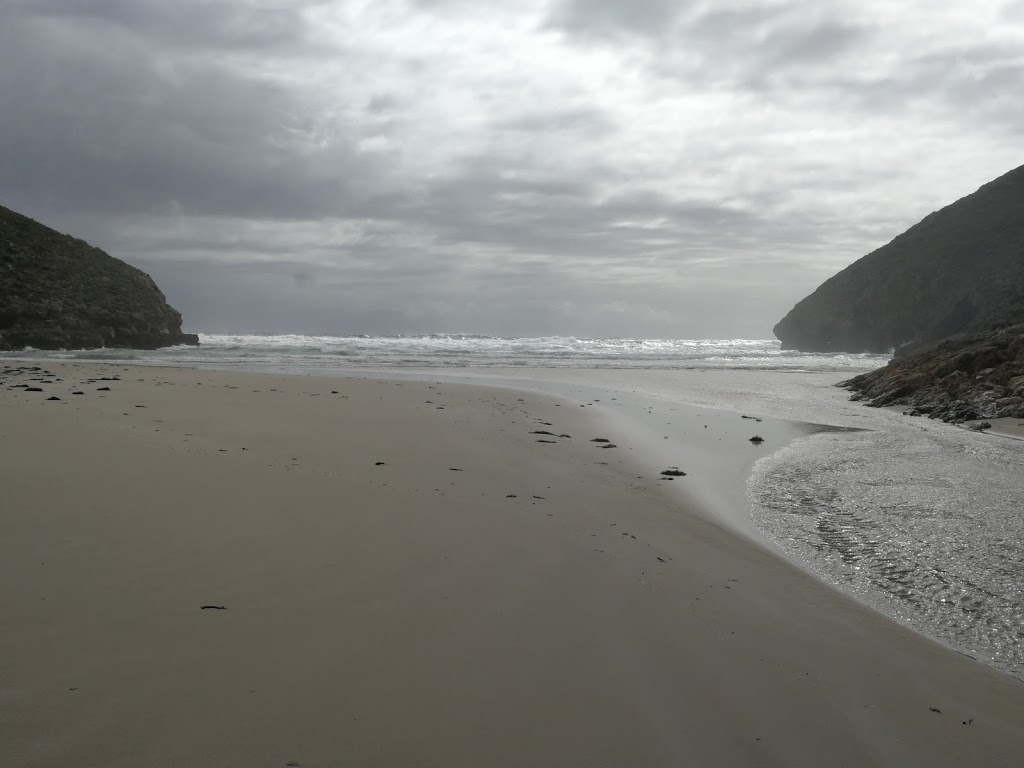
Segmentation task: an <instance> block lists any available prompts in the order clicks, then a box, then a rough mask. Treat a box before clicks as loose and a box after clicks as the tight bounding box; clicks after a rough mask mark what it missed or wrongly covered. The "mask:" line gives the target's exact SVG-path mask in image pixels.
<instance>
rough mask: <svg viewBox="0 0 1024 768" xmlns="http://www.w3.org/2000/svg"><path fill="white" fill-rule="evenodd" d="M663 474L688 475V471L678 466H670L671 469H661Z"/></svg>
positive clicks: (672, 475)
mask: <svg viewBox="0 0 1024 768" xmlns="http://www.w3.org/2000/svg"><path fill="white" fill-rule="evenodd" d="M661 474H663V475H664V476H665V477H686V473H685V472H683V471H682V470H681V469H679V468H678V467H670V468H669V469H663V470H661Z"/></svg>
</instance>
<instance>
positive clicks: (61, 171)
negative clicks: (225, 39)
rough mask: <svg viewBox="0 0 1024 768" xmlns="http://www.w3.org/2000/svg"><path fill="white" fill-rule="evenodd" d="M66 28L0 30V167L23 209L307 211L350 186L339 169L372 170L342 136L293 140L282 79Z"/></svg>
mask: <svg viewBox="0 0 1024 768" xmlns="http://www.w3.org/2000/svg"><path fill="white" fill-rule="evenodd" d="M67 37H68V30H67V29H60V30H56V31H55V30H52V29H50V28H42V29H40V28H39V27H38V26H37V25H34V24H32V23H31V22H28V21H24V20H22V21H21V23H15V24H12V25H9V26H8V27H7V29H6V31H5V32H3V33H0V101H2V103H3V104H4V114H5V119H4V120H3V121H2V122H0V165H2V166H3V168H4V169H5V181H6V185H5V186H8V187H9V188H10V190H11V192H12V193H13V194H14V196H15V198H16V200H19V201H20V202H21V203H22V204H24V205H33V204H39V203H40V202H41V201H47V202H48V204H50V205H51V206H53V207H62V206H75V207H81V206H84V207H87V208H90V209H93V210H108V211H115V210H154V209H160V208H168V207H170V208H175V209H182V210H193V211H201V212H203V213H206V214H210V213H214V214H217V213H235V214H243V213H244V214H248V215H253V216H257V215H269V216H315V215H322V214H324V213H328V214H330V213H338V212H339V211H340V210H343V209H344V208H345V206H346V205H349V204H351V201H352V199H353V198H354V197H357V196H358V195H357V194H356V193H355V192H353V190H352V189H351V188H350V187H348V186H347V185H346V183H345V180H346V179H347V178H350V177H352V176H353V175H364V176H372V175H373V173H372V171H373V163H374V162H376V161H375V160H373V159H370V158H367V157H363V156H361V155H360V154H359V153H357V152H354V151H353V150H351V149H349V147H348V146H347V145H346V143H345V142H344V141H343V137H342V140H338V141H335V142H334V143H332V144H331V145H329V146H318V147H316V148H314V149H312V150H310V149H309V148H307V147H306V146H303V145H302V141H303V137H304V135H305V134H306V133H308V132H309V131H310V130H311V127H310V118H307V117H306V116H305V114H304V113H305V112H306V107H305V105H304V104H303V102H302V101H301V99H300V98H297V97H296V95H295V94H293V93H291V92H289V91H287V90H285V89H284V88H283V87H282V86H281V85H278V84H276V83H273V82H269V81H266V80H260V79H257V78H254V77H250V76H248V75H246V74H243V73H239V72H238V71H236V70H234V69H231V68H228V67H225V66H218V65H217V64H214V63H209V62H206V61H203V60H198V61H197V60H193V59H187V58H186V59H179V60H176V61H175V62H174V63H173V65H172V66H171V67H170V69H168V67H167V65H166V64H164V63H161V62H158V61H156V60H155V59H156V57H153V56H152V54H151V52H150V51H149V49H148V47H147V46H146V45H144V44H127V45H112V46H109V47H108V46H104V45H103V40H102V38H98V39H97V38H94V39H91V40H90V41H88V42H89V44H88V46H86V45H84V44H83V46H81V47H75V45H74V44H72V43H69V42H68V40H67ZM43 50H53V51H57V53H55V54H53V55H48V56H40V55H39V51H43ZM360 194H362V193H360Z"/></svg>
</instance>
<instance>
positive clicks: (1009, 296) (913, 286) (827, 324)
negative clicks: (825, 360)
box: [774, 166, 1024, 353]
mask: <svg viewBox="0 0 1024 768" xmlns="http://www.w3.org/2000/svg"><path fill="white" fill-rule="evenodd" d="M1014 323H1024V166H1021V167H1020V168H1017V169H1015V170H1013V171H1010V172H1009V173H1007V174H1005V175H1004V176H1000V177H999V178H998V179H996V180H995V181H992V182H990V183H988V184H986V185H985V186H983V187H981V189H979V190H978V191H977V192H975V193H973V194H971V195H968V196H967V197H964V198H962V199H960V200H958V201H957V202H955V203H953V204H952V205H949V206H946V207H945V208H943V209H942V210H939V211H936V212H935V213H932V214H930V215H929V216H927V217H926V218H925V219H924V220H922V221H921V222H920V223H918V224H916V225H914V226H913V227H911V228H910V229H908V230H907V231H906V232H904V233H903V234H902V235H900V236H899V237H897V238H896V239H895V240H893V241H892V242H891V243H889V244H888V245H886V246H884V247H882V248H879V249H878V250H876V251H873V252H872V253H869V254H868V255H867V256H864V257H863V258H861V259H859V260H858V261H856V262H854V263H853V264H851V265H850V266H849V267H847V268H846V269H844V270H843V271H842V272H840V273H839V274H837V275H835V276H834V277H832V278H830V279H829V280H826V281H825V282H824V283H822V285H821V286H820V287H819V288H818V289H817V290H816V291H815V292H814V293H812V294H811V295H810V296H808V297H807V298H805V299H803V300H802V301H801V302H800V303H798V304H797V305H796V306H795V307H794V308H793V309H792V310H791V311H790V313H789V314H788V315H786V317H785V318H783V319H782V320H781V321H780V322H779V324H778V325H776V326H775V329H774V330H775V335H776V336H777V337H778V339H779V340H780V341H781V342H782V346H783V348H784V349H799V350H803V351H807V352H876V353H885V352H887V351H889V350H890V349H894V348H898V347H900V346H901V345H903V344H907V343H912V342H927V341H931V340H937V339H942V338H945V337H947V336H950V335H952V334H956V333H960V332H964V331H975V330H985V329H988V330H992V329H996V328H1001V327H1005V326H1009V325H1013V324H1014Z"/></svg>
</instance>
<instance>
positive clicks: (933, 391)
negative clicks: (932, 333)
mask: <svg viewBox="0 0 1024 768" xmlns="http://www.w3.org/2000/svg"><path fill="white" fill-rule="evenodd" d="M839 386H841V387H846V388H848V389H851V390H853V392H854V393H855V394H854V395H853V397H852V398H851V399H852V400H866V401H867V403H868V405H873V406H885V405H904V406H907V407H908V410H907V411H906V412H907V413H909V414H911V415H914V416H918V415H927V416H930V417H932V418H938V419H942V420H943V421H951V422H962V421H967V420H972V419H991V418H999V417H1006V416H1008V417H1011V418H1024V324H1021V325H1015V326H1010V327H1008V328H1003V329H1001V330H998V331H994V332H985V333H978V334H964V335H960V336H956V337H953V338H950V339H946V340H945V341H941V342H937V343H934V344H931V345H925V346H923V347H918V348H916V349H907V350H904V351H903V352H902V353H901V354H899V355H898V356H897V357H896V359H894V360H893V361H892V362H890V363H889V365H887V366H886V367H885V368H879V369H878V370H877V371H872V372H871V373H865V374H862V375H860V376H856V377H854V378H852V379H850V380H849V381H844V382H842V383H841V384H840V385H839Z"/></svg>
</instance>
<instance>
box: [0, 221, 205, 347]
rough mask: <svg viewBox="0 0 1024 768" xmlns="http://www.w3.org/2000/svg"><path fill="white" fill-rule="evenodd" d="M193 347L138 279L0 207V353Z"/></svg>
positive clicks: (156, 293)
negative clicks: (32, 349)
mask: <svg viewBox="0 0 1024 768" xmlns="http://www.w3.org/2000/svg"><path fill="white" fill-rule="evenodd" d="M198 343H199V338H198V336H196V335H195V334H190V333H182V332H181V315H180V314H179V313H178V312H177V311H176V310H175V309H173V308H172V307H171V306H169V305H168V304H167V300H166V299H165V298H164V295H163V294H162V293H161V292H160V289H159V288H157V286H156V283H154V282H153V280H152V278H150V276H149V275H147V274H146V273H145V272H142V271H141V270H138V269H136V268H135V267H133V266H130V265H128V264H125V263H124V262H123V261H120V260H119V259H115V258H114V257H113V256H110V255H108V254H106V253H104V252H103V251H101V250H100V249H98V248H93V247H92V246H90V245H89V244H88V243H86V242H83V241H82V240H77V239H75V238H73V237H71V236H69V235H63V234H61V233H60V232H56V231H54V230H52V229H50V228H49V227H46V226H43V225H42V224H39V223H38V222H36V221H33V220H32V219H30V218H28V217H27V216H22V215H21V214H19V213H15V212H14V211H11V210H8V209H7V208H4V207H2V206H0V350H14V349H21V348H22V347H26V346H29V347H36V348H38V349H84V348H92V347H133V348H136V349H155V348H157V347H167V346H173V345H175V344H198Z"/></svg>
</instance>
